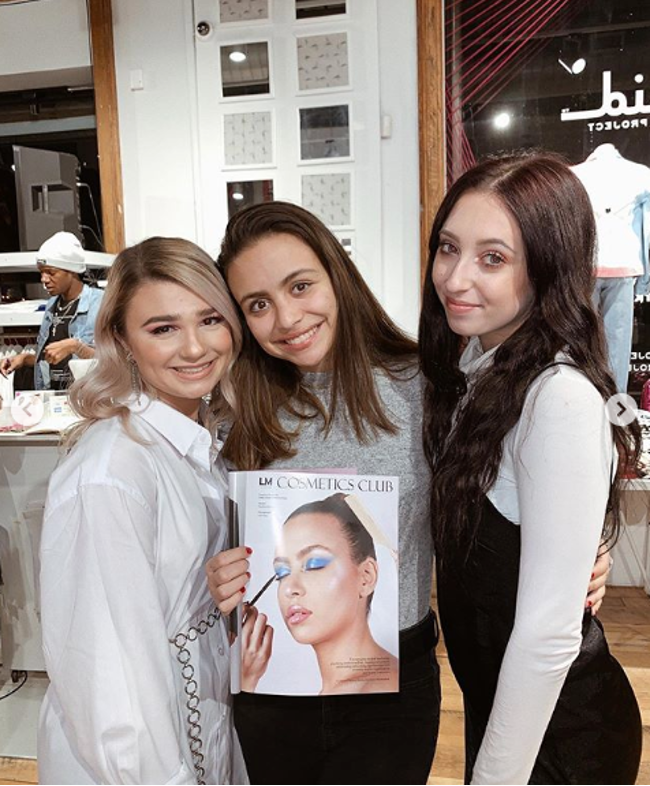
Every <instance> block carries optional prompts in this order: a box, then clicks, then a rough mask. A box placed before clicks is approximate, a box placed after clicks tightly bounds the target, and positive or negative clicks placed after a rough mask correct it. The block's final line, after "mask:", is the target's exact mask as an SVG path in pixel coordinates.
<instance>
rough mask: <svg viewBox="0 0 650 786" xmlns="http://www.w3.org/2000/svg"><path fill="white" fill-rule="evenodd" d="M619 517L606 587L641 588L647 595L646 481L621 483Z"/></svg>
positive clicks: (649, 488) (649, 519) (649, 501)
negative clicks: (607, 585)
mask: <svg viewBox="0 0 650 786" xmlns="http://www.w3.org/2000/svg"><path fill="white" fill-rule="evenodd" d="M621 514H622V515H621V518H622V522H623V526H622V527H621V534H620V537H619V539H618V542H617V544H616V545H615V546H614V548H613V549H612V557H613V559H614V564H613V566H612V570H611V573H610V575H609V580H608V584H612V585H617V586H628V587H644V589H645V591H646V592H647V593H648V594H649V595H650V578H649V576H650V478H635V479H634V480H627V481H625V485H624V488H623V492H622V494H621Z"/></svg>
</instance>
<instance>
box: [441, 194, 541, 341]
mask: <svg viewBox="0 0 650 786" xmlns="http://www.w3.org/2000/svg"><path fill="white" fill-rule="evenodd" d="M431 277H432V280H433V285H434V286H435V288H436V292H437V293H438V297H439V298H440V302H441V303H442V305H443V308H444V309H445V314H446V315H447V321H448V322H449V327H450V328H451V329H452V330H453V331H454V333H457V334H458V335H461V336H467V337H470V336H478V337H479V338H480V339H481V345H482V347H483V349H484V350H488V349H491V348H492V347H495V346H497V345H498V344H500V343H501V342H502V341H505V340H506V339H507V338H509V337H510V336H511V335H512V334H513V333H514V332H515V330H517V328H519V327H520V326H521V324H522V323H523V322H524V320H525V319H526V317H527V315H528V311H529V308H530V305H531V303H532V301H533V289H532V286H531V284H530V281H529V280H528V273H527V270H526V255H525V251H524V242H523V239H522V236H521V230H520V229H519V226H518V225H517V222H516V221H515V219H514V216H513V215H512V214H511V213H510V211H509V210H508V209H507V208H506V207H505V206H504V205H503V204H502V203H501V201H500V200H499V199H498V198H497V197H495V196H493V195H492V194H490V193H487V192H482V191H468V192H467V193H465V194H463V196H462V197H460V199H459V200H458V202H456V205H455V206H454V208H453V209H452V211H451V213H450V214H449V217H448V219H447V221H446V222H445V224H444V226H443V228H442V229H441V231H440V241H439V244H438V250H437V253H436V256H435V259H434V262H433V269H432V272H431Z"/></svg>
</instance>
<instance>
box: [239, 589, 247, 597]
mask: <svg viewBox="0 0 650 786" xmlns="http://www.w3.org/2000/svg"><path fill="white" fill-rule="evenodd" d="M239 591H240V592H241V594H242V595H243V594H244V593H245V592H246V587H242V588H241V589H240V590H239Z"/></svg>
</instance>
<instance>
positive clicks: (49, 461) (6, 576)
mask: <svg viewBox="0 0 650 786" xmlns="http://www.w3.org/2000/svg"><path fill="white" fill-rule="evenodd" d="M61 455H62V453H61V448H60V447H59V437H58V435H54V434H48V435H33V436H20V435H13V434H2V435H0V569H1V570H2V579H3V585H2V586H1V587H0V599H1V603H0V656H1V660H2V667H3V670H5V671H6V670H7V669H11V670H25V671H43V670H44V669H45V664H44V661H43V654H42V651H41V632H40V619H39V617H40V608H39V602H38V551H39V546H40V532H41V526H42V519H43V505H44V502H45V495H46V493H47V485H48V482H49V479H50V475H51V474H52V471H53V470H54V468H55V467H56V465H57V462H58V460H59V458H60V456H61Z"/></svg>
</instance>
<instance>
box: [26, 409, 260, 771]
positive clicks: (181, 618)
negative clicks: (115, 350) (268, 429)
mask: <svg viewBox="0 0 650 786" xmlns="http://www.w3.org/2000/svg"><path fill="white" fill-rule="evenodd" d="M130 422H131V424H132V427H133V429H134V430H135V432H136V433H137V434H138V435H140V436H141V437H142V438H143V439H144V440H145V444H140V443H138V442H136V441H135V440H133V439H132V438H131V437H129V436H128V435H127V434H126V433H125V431H124V429H123V427H122V424H121V422H120V421H119V419H118V418H112V419H109V420H105V421H101V422H98V423H96V424H94V425H93V426H91V427H90V428H89V430H88V431H87V432H86V433H85V434H84V435H83V437H82V438H81V440H80V441H79V442H78V443H77V445H76V446H75V447H74V448H73V450H72V451H71V453H70V454H69V455H68V456H67V457H65V459H64V460H63V461H62V463H61V464H60V465H59V467H58V468H57V469H56V471H55V472H54V473H53V475H52V478H51V481H50V486H49V491H48V498H47V503H46V510H45V519H44V525H43V535H42V546H41V595H42V601H41V604H42V623H43V646H44V652H45V661H46V665H47V671H48V674H49V677H50V680H51V684H50V687H49V689H48V691H47V694H46V696H45V700H44V703H43V707H42V710H41V718H40V726H39V746H38V763H39V776H40V781H41V783H134V784H136V783H137V784H145V783H158V784H165V783H173V784H177V783H196V782H197V780H198V781H204V782H207V783H245V782H247V781H246V773H245V769H244V767H243V760H242V757H241V752H240V749H239V744H238V742H237V739H236V735H235V732H234V730H233V727H232V721H231V710H230V700H229V652H228V649H229V647H228V643H227V632H226V627H225V621H224V620H223V619H221V617H220V616H219V615H218V613H216V609H215V607H214V603H213V602H212V600H211V598H210V594H209V592H208V589H207V586H206V580H205V573H204V564H205V562H206V560H207V559H208V558H209V557H211V556H212V555H213V554H215V553H217V552H218V551H219V550H220V549H222V548H223V547H224V545H225V538H226V531H227V527H226V523H225V512H224V504H225V497H226V488H227V486H226V479H225V472H224V470H223V466H222V464H221V461H220V460H217V461H215V459H216V456H215V455H214V454H215V452H216V450H217V448H212V447H211V446H212V439H211V437H210V434H209V433H208V432H207V431H206V430H205V429H204V428H202V427H201V426H199V425H198V424H197V423H195V422H193V421H192V420H190V419H189V418H187V417H185V416H184V415H182V414H181V413H179V412H178V411H176V410H174V409H172V408H171V407H169V406H167V405H166V404H163V403H162V402H159V401H150V400H149V399H147V398H146V397H145V396H142V398H141V399H140V403H139V404H136V403H135V402H134V403H133V404H132V405H131V418H130ZM188 704H189V705H190V706H188ZM191 709H195V713H194V714H192V715H190V710H191ZM193 724H197V725H193ZM199 726H200V729H199V728H198V727H199ZM190 734H191V735H193V736H196V737H198V738H199V739H200V741H201V743H200V745H199V744H198V743H196V742H195V743H193V749H194V750H196V749H197V748H198V749H199V752H200V753H201V754H203V759H202V760H200V761H199V760H197V759H196V758H193V756H192V751H191V749H190V741H189V736H188V735H190ZM195 765H200V766H201V767H203V769H204V771H205V773H204V774H203V775H202V774H201V772H200V770H198V769H196V766H195Z"/></svg>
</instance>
